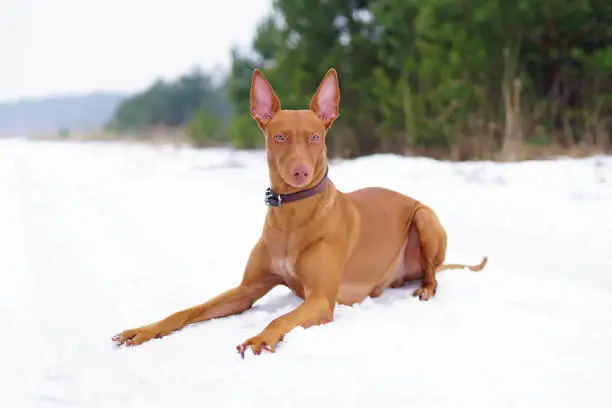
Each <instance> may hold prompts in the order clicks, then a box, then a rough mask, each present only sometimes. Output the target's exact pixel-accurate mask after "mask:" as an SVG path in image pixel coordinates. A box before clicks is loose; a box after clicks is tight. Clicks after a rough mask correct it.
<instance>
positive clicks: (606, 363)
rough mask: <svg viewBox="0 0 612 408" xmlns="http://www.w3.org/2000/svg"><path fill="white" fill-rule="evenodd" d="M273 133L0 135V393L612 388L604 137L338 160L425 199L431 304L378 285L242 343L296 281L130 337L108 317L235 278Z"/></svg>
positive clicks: (365, 393)
mask: <svg viewBox="0 0 612 408" xmlns="http://www.w3.org/2000/svg"><path fill="white" fill-rule="evenodd" d="M265 166H266V163H265V160H264V156H263V153H261V152H259V153H248V152H240V153H232V152H230V151H227V150H222V149H218V150H204V151H195V150H191V149H174V148H171V147H145V146H135V145H122V144H94V143H91V144H69V143H59V142H56V143H44V142H37V143H31V142H24V141H14V140H13V141H0V276H1V280H0V330H1V337H0V338H1V340H0V341H1V345H0V389H2V392H1V393H0V401H1V402H0V405H1V406H3V407H26V408H29V407H36V408H38V407H41V408H42V407H64V406H66V407H83V408H97V407H122V408H127V407H147V408H154V407H181V408H182V407H214V408H216V407H265V408H270V407H273V408H281V407H291V408H299V407H334V408H337V407H385V408H386V407H398V408H403V407H419V408H420V407H487V408H499V407H525V408H532V407H533V408H543V407H551V408H561V407H589V408H591V407H593V408H595V407H597V408H599V407H602V408H603V407H610V406H612V264H611V262H610V252H612V238H611V237H612V157H599V158H590V159H583V160H571V159H559V160H556V161H546V162H527V163H522V164H494V163H485V162H478V163H462V164H450V163H445V162H436V161H433V160H429V159H418V158H400V157H395V156H374V157H366V158H361V159H358V160H352V161H345V162H334V164H333V166H332V168H331V172H330V175H331V177H332V179H333V181H334V182H335V184H336V186H337V187H338V188H339V189H341V190H344V191H350V190H352V189H355V188H359V187H364V186H371V185H379V186H384V187H389V188H393V189H397V190H399V191H401V192H404V193H406V194H408V195H411V196H414V197H415V198H417V199H419V200H421V201H423V202H425V203H426V204H428V205H431V206H432V207H433V208H434V209H435V210H436V211H437V212H438V214H439V216H440V218H441V220H442V222H443V224H444V225H445V227H446V229H447V232H448V234H449V251H448V257H447V260H448V261H449V262H465V263H477V262H479V261H480V259H481V256H483V255H487V256H488V257H489V264H488V266H487V268H486V269H485V271H484V272H482V273H473V272H468V271H447V272H444V273H442V274H440V275H439V277H438V279H439V291H438V293H437V296H436V297H435V298H434V299H433V300H432V301H430V302H420V301H418V300H416V299H414V298H412V297H411V296H410V290H408V289H396V290H389V291H388V292H385V294H383V296H381V297H380V298H377V299H367V300H366V301H365V302H364V303H363V304H361V305H357V306H353V307H343V306H340V307H338V308H337V313H336V321H335V322H333V323H331V324H328V325H325V326H318V327H313V328H310V329H307V330H304V329H296V330H294V331H293V332H291V333H290V334H289V335H288V336H287V337H286V338H285V341H284V342H283V343H281V345H280V346H279V347H278V350H277V352H276V353H275V354H263V355H261V356H253V355H252V354H250V352H249V353H248V354H247V355H246V356H245V359H244V360H242V359H241V358H240V356H239V355H238V354H237V352H236V350H235V346H236V345H237V344H239V343H240V342H242V341H244V340H245V339H247V338H248V337H250V336H252V335H255V334H257V333H258V332H259V331H260V330H261V329H262V328H263V327H264V326H265V325H266V324H267V323H268V322H270V321H271V320H272V319H273V318H275V317H277V316H279V315H280V314H283V313H286V312H288V311H289V310H291V309H292V308H294V307H295V306H296V305H297V304H299V301H298V299H296V298H295V297H294V296H292V295H291V294H290V293H289V291H288V290H287V289H284V288H278V289H275V290H274V291H273V292H271V293H270V294H269V295H267V296H266V297H264V298H263V299H262V300H261V301H259V302H258V303H256V306H255V307H254V308H253V309H252V310H250V311H248V312H245V313H244V314H242V315H239V316H234V317H230V318H226V319H218V320H214V321H210V322H205V323H202V324H198V325H194V326H190V327H188V328H185V329H184V330H182V331H179V332H175V333H174V334H172V335H170V336H168V337H165V338H163V339H160V340H153V341H151V342H149V343H146V344H144V345H142V346H139V347H133V348H115V347H114V346H113V344H112V342H111V336H112V335H113V334H115V333H117V332H119V331H121V330H123V329H127V328H131V327H134V326H138V325H142V324H144V323H150V322H153V321H156V320H158V319H160V318H163V317H165V316H166V315H168V314H169V313H172V312H175V311H177V310H179V309H182V308H185V307H188V306H191V305H194V304H198V303H201V302H203V301H205V300H207V299H209V298H210V297H212V296H214V295H216V294H218V293H220V292H222V291H224V290H226V289H228V288H230V287H232V286H234V285H235V284H236V283H237V282H238V281H239V279H240V277H241V273H242V268H243V265H244V263H245V261H246V258H247V256H248V253H249V250H250V249H251V245H252V244H253V243H254V242H255V240H256V239H257V237H258V235H259V233H260V231H261V228H262V225H263V217H264V214H265V212H266V207H265V205H264V204H263V191H264V189H265V187H266V186H267V169H266V167H265Z"/></svg>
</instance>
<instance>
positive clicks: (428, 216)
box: [412, 206, 447, 300]
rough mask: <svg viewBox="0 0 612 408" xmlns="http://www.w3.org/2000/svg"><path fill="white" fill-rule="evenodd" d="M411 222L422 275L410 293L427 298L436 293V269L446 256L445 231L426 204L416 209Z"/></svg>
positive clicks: (421, 298) (423, 298) (420, 297)
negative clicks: (415, 235) (415, 237)
mask: <svg viewBox="0 0 612 408" xmlns="http://www.w3.org/2000/svg"><path fill="white" fill-rule="evenodd" d="M413 223H414V226H415V227H416V229H417V232H418V234H419V240H420V246H421V259H420V261H421V267H422V270H423V277H422V278H421V287H420V288H418V289H416V290H415V291H414V292H413V294H412V295H413V296H418V297H419V299H420V300H429V299H430V298H432V297H433V296H434V295H435V294H436V288H437V286H438V282H437V280H436V269H437V268H438V267H439V266H440V265H442V263H443V262H444V259H445V257H446V241H447V237H446V231H445V230H444V228H443V227H442V224H441V223H440V220H439V219H438V216H437V215H436V213H435V212H434V211H433V210H432V209H430V208H429V207H426V206H423V207H421V208H419V209H417V211H416V213H415V215H414V219H413Z"/></svg>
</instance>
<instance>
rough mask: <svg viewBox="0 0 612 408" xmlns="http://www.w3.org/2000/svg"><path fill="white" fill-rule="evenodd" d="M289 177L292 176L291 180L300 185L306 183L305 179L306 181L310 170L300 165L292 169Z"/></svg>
mask: <svg viewBox="0 0 612 408" xmlns="http://www.w3.org/2000/svg"><path fill="white" fill-rule="evenodd" d="M291 175H292V176H293V180H295V183H296V184H297V185H302V184H304V183H305V182H306V179H308V176H309V175H310V169H309V168H308V166H307V165H305V164H300V165H299V166H296V167H294V168H293V170H291Z"/></svg>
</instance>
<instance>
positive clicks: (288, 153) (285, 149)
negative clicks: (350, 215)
mask: <svg viewBox="0 0 612 408" xmlns="http://www.w3.org/2000/svg"><path fill="white" fill-rule="evenodd" d="M339 101H340V90H339V88H338V76H337V74H336V71H335V70H334V69H330V70H329V71H328V72H327V74H326V75H325V77H324V78H323V80H322V81H321V84H320V85H319V88H318V89H317V91H316V93H315V94H314V96H313V97H312V100H311V101H310V108H309V109H307V110H281V106H280V101H279V100H278V97H277V96H276V94H275V93H274V90H273V89H272V86H271V85H270V82H268V80H267V79H266V77H265V76H264V75H263V73H262V72H261V71H259V70H257V69H256V70H255V71H254V72H253V78H252V81H251V116H252V117H253V119H255V121H256V122H257V124H258V125H259V127H260V128H261V130H262V131H263V134H264V136H265V138H266V151H267V154H268V165H269V166H270V177H271V178H272V180H271V181H272V182H273V184H274V185H275V186H276V188H277V189H281V190H284V191H278V192H279V193H281V192H282V193H289V192H293V191H296V190H301V189H305V188H308V187H310V186H311V185H312V184H314V183H316V182H317V181H319V180H320V179H321V177H322V176H323V174H324V173H325V170H326V168H327V149H326V147H325V137H326V135H327V131H328V129H329V128H330V127H331V125H332V123H333V122H334V120H336V118H337V117H338V104H339Z"/></svg>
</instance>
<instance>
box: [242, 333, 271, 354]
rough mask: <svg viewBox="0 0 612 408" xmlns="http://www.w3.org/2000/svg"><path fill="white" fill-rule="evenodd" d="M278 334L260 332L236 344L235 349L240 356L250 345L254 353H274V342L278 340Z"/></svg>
mask: <svg viewBox="0 0 612 408" xmlns="http://www.w3.org/2000/svg"><path fill="white" fill-rule="evenodd" d="M279 340H280V339H279V338H278V336H275V335H273V334H271V333H265V332H264V333H261V334H259V335H257V336H255V337H251V338H250V339H248V340H247V341H245V342H244V343H242V344H240V345H238V346H236V350H238V353H240V356H241V357H242V358H244V353H245V352H246V351H247V349H248V348H249V347H250V348H251V351H252V352H253V354H255V355H259V354H261V352H262V351H268V352H270V353H274V351H275V349H276V344H277V343H278V342H279Z"/></svg>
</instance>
